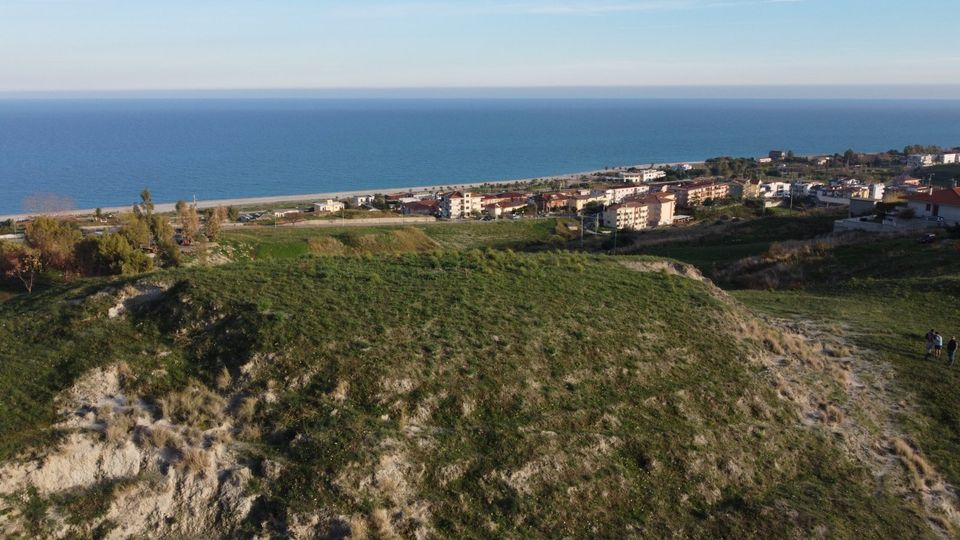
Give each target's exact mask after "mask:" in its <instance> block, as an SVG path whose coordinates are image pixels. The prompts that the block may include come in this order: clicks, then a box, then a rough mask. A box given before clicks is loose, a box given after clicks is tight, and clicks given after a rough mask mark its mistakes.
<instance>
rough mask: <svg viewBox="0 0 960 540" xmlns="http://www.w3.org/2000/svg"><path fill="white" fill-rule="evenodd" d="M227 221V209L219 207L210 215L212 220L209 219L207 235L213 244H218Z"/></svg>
mask: <svg viewBox="0 0 960 540" xmlns="http://www.w3.org/2000/svg"><path fill="white" fill-rule="evenodd" d="M226 219H227V209H226V208H224V207H222V206H218V207H216V208H214V209H213V212H212V213H211V214H210V218H209V219H207V226H206V235H207V239H208V240H210V241H211V242H216V241H217V240H218V239H219V238H220V232H221V230H222V227H223V225H222V224H223V222H224V221H226Z"/></svg>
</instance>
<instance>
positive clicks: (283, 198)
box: [0, 161, 704, 221]
mask: <svg viewBox="0 0 960 540" xmlns="http://www.w3.org/2000/svg"><path fill="white" fill-rule="evenodd" d="M702 163H704V162H703V161H678V162H674V163H654V164H650V163H644V164H642V165H627V166H624V167H617V168H610V169H601V170H593V171H584V172H575V173H567V174H561V175H554V176H538V177H535V178H519V179H514V180H488V181H478V182H469V183H465V184H438V185H432V186H409V187H383V188H367V189H361V190H353V191H331V192H325V193H304V194H298V195H270V196H263V197H239V198H234V199H208V200H198V201H197V208H199V209H204V208H216V207H218V206H237V207H243V208H249V207H251V206H256V205H259V204H278V203H287V202H289V203H304V202H314V201H323V200H326V199H344V198H348V197H354V196H357V195H372V194H374V193H398V192H408V191H409V192H425V191H429V192H437V191H443V190H447V189H450V188H453V189H471V188H477V187H480V186H491V185H508V184H514V183H517V182H521V183H524V182H525V183H531V182H543V181H551V180H572V179H576V178H579V177H581V176H589V175H592V174H596V173H603V172H607V173H609V172H617V171H623V170H627V169H630V168H638V169H648V168H660V167H673V166H676V165H681V164H690V165H700V164H702ZM184 200H186V198H185V199H184ZM134 202H135V201H134V200H131V202H130V204H129V205H127V206H112V207H101V208H100V210H101V211H103V212H104V213H106V214H112V213H118V212H127V211H130V210H131V208H133V205H134ZM175 206H176V202H161V203H155V204H154V211H155V212H173V211H174V210H175ZM95 211H96V209H95V208H80V209H73V210H66V211H63V212H53V213H50V214H49V215H53V216H58V217H76V216H88V215H91V214H93V213H94V212H95ZM34 215H36V214H31V213H22V214H6V215H0V221H4V220H8V219H13V220H15V221H16V220H22V219H27V218H29V217H31V216H34Z"/></svg>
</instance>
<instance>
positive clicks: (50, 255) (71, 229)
mask: <svg viewBox="0 0 960 540" xmlns="http://www.w3.org/2000/svg"><path fill="white" fill-rule="evenodd" d="M25 235H26V242H27V244H28V245H29V246H30V247H32V248H34V249H36V250H37V251H38V252H39V255H40V262H41V264H42V265H43V268H44V269H51V270H61V271H64V272H69V271H71V270H73V269H74V266H75V262H76V261H75V258H74V248H75V247H76V245H77V242H79V241H80V238H81V235H80V231H79V230H78V229H77V228H76V227H75V226H73V224H71V223H68V222H66V221H61V220H57V219H54V218H51V217H47V216H40V217H38V218H36V219H35V220H34V221H33V222H32V223H30V224H28V225H27V228H26V231H25Z"/></svg>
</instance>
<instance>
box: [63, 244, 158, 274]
mask: <svg viewBox="0 0 960 540" xmlns="http://www.w3.org/2000/svg"><path fill="white" fill-rule="evenodd" d="M76 259H77V265H78V267H79V268H80V271H81V272H82V273H83V274H84V275H87V276H115V275H129V274H138V273H140V272H146V271H148V270H151V269H152V268H153V261H152V260H151V259H150V257H147V255H146V254H145V253H143V252H142V251H140V250H139V249H134V248H133V247H132V246H131V245H130V243H129V242H128V241H127V239H126V237H124V236H123V235H121V234H107V235H104V236H101V237H99V238H87V239H85V240H83V241H81V242H80V243H79V244H77V249H76Z"/></svg>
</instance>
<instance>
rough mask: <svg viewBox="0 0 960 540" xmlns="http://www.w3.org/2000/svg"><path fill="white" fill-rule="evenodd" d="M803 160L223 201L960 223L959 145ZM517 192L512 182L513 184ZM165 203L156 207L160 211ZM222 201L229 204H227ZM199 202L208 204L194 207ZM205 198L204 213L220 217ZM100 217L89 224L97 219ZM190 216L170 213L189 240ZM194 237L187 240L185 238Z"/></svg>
mask: <svg viewBox="0 0 960 540" xmlns="http://www.w3.org/2000/svg"><path fill="white" fill-rule="evenodd" d="M912 149H925V150H930V148H924V147H919V146H918V147H907V148H906V149H904V151H903V152H898V151H893V150H891V151H889V152H886V153H882V154H858V153H854V152H852V151H847V152H846V153H845V154H835V155H832V156H807V157H798V156H795V155H794V154H793V152H790V151H782V150H772V151H770V152H769V154H768V155H766V156H763V157H758V158H714V159H710V160H706V161H704V162H698V163H676V164H670V165H661V166H653V165H651V166H647V167H626V168H611V169H606V170H603V171H596V172H593V173H583V174H578V175H569V176H566V177H554V178H550V179H533V180H524V181H516V182H512V183H507V182H497V183H484V184H471V185H467V186H460V187H457V186H449V187H447V188H446V189H445V188H444V187H440V186H435V187H427V188H420V189H416V190H410V191H399V192H392V193H379V192H370V193H353V194H350V195H347V196H340V197H333V196H331V197H330V198H323V199H320V200H316V201H312V202H311V203H310V204H306V205H304V204H302V203H299V204H292V203H288V204H287V205H286V206H285V205H284V204H283V203H282V202H274V203H273V204H270V205H266V207H263V208H257V207H255V206H250V205H249V204H243V202H244V200H243V199H239V200H237V202H238V203H240V204H238V205H236V206H233V205H231V206H230V207H224V210H223V211H222V212H221V214H222V216H223V220H224V223H223V225H224V226H225V227H227V228H230V227H242V226H275V227H276V226H310V225H316V226H322V225H334V224H341V225H343V224H348V223H350V224H360V223H384V224H387V223H404V222H406V223H413V222H414V221H417V222H432V221H436V222H461V221H467V220H478V221H496V220H504V219H511V220H519V219H532V218H538V217H547V216H552V217H572V218H576V219H579V220H581V221H582V223H583V228H585V229H587V230H588V231H590V232H592V233H594V234H596V233H603V232H609V231H613V230H620V231H642V230H647V229H655V228H664V227H672V226H682V225H687V224H689V223H691V222H695V221H697V220H698V219H699V218H700V217H701V216H702V215H703V213H704V211H705V210H709V209H711V208H725V207H730V206H731V205H733V206H742V205H746V206H750V207H753V208H758V209H760V211H761V212H763V211H766V210H767V209H770V210H773V209H776V208H790V209H803V208H816V207H832V208H840V207H843V208H848V209H849V213H848V216H847V217H846V218H844V219H840V220H838V221H837V223H836V230H837V231H846V230H860V231H868V232H897V231H903V230H912V229H922V228H927V227H930V226H940V225H944V224H952V223H956V222H957V221H958V220H960V189H957V188H956V184H957V182H956V180H955V178H956V177H960V171H958V170H957V167H958V166H960V165H958V164H960V148H954V149H950V150H943V149H939V148H933V149H932V150H934V151H933V152H911V150H912ZM505 188H509V189H505ZM160 206H161V205H158V206H157V208H158V212H159V211H160ZM218 206H222V205H218ZM193 208H194V209H195V210H196V209H198V208H201V209H202V208H204V207H203V206H202V205H201V206H198V205H197V204H196V203H194V205H193ZM214 208H215V207H213V206H212V205H207V206H206V207H205V211H204V212H202V213H201V215H200V216H199V219H200V220H201V221H206V220H209V219H211V217H212V213H213V210H214ZM54 210H56V211H55V212H38V214H54V215H58V216H61V217H66V218H68V219H76V218H79V219H81V220H83V219H84V218H86V219H87V221H88V222H84V223H81V227H80V229H81V231H82V232H83V233H84V234H86V235H91V234H92V235H101V234H105V233H111V232H116V231H117V230H119V228H120V226H121V224H120V223H119V222H117V220H116V219H115V218H116V216H115V215H114V214H113V213H103V212H99V213H98V212H97V211H95V212H92V213H91V214H92V215H88V216H84V215H83V211H70V210H64V209H61V208H56V209H54ZM31 219H32V216H19V217H18V219H8V220H7V221H5V222H3V221H0V233H2V234H0V239H5V240H19V239H22V237H23V235H22V232H20V229H22V227H23V225H24V224H26V223H28V222H29V221H31ZM90 219H92V222H89V220H90ZM181 221H182V220H179V219H176V216H172V217H171V225H172V226H173V227H174V228H175V229H176V230H177V236H176V238H177V240H178V241H179V242H180V243H184V237H183V235H182V234H181V229H182V223H181ZM187 240H188V242H189V239H187Z"/></svg>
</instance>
